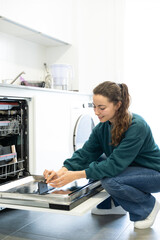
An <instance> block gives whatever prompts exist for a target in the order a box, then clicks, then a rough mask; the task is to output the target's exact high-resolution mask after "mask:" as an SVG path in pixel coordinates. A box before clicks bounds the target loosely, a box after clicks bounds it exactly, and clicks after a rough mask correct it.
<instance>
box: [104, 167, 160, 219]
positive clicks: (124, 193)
mask: <svg viewBox="0 0 160 240" xmlns="http://www.w3.org/2000/svg"><path fill="white" fill-rule="evenodd" d="M101 182H102V186H103V188H104V189H105V190H106V191H107V192H108V193H109V194H110V195H111V197H112V198H113V200H115V202H117V203H118V204H119V205H120V206H122V207H123V208H124V209H125V210H126V211H127V212H129V215H130V220H131V221H139V220H143V219H145V218H147V216H148V215H149V214H150V213H151V211H152V209H153V207H154V204H155V197H154V196H153V195H151V193H157V192H160V172H158V171H155V170H153V169H149V168H143V167H128V168H127V169H126V170H125V171H124V172H122V173H121V174H119V175H118V176H116V177H112V178H104V179H102V180H101Z"/></svg>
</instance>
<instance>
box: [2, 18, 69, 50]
mask: <svg viewBox="0 0 160 240" xmlns="http://www.w3.org/2000/svg"><path fill="white" fill-rule="evenodd" d="M0 32H4V33H7V34H11V35H14V36H16V37H19V38H22V39H25V40H29V41H32V42H35V43H38V44H41V45H44V46H46V47H51V46H52V47H53V46H63V45H70V44H69V43H67V42H64V41H61V40H59V39H56V38H53V37H51V36H49V35H46V34H44V33H41V32H38V31H36V30H34V29H31V28H28V27H26V26H24V25H21V24H19V23H17V22H14V21H12V20H10V19H8V18H5V17H3V16H0Z"/></svg>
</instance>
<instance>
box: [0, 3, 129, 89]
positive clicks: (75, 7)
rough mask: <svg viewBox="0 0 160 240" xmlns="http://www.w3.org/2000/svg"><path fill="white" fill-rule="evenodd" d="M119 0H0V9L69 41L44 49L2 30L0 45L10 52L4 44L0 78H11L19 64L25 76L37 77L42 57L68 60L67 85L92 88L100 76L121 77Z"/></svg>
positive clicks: (40, 73)
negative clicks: (70, 76) (69, 81)
mask: <svg viewBox="0 0 160 240" xmlns="http://www.w3.org/2000/svg"><path fill="white" fill-rule="evenodd" d="M124 1H125V0H45V1H44V0H29V1H27V2H26V1H25V0H0V15H2V16H6V17H8V18H10V19H12V20H14V21H17V22H20V23H21V24H24V25H26V26H28V27H32V28H34V29H36V30H39V31H42V32H44V33H48V34H50V35H52V36H55V37H59V38H60V39H62V40H68V41H70V42H72V45H71V46H62V47H52V48H47V49H44V48H43V47H42V48H41V47H40V46H36V45H34V44H32V43H28V42H27V41H26V42H24V41H23V40H21V39H17V38H14V37H8V36H6V38H5V39H4V41H3V44H2V43H1V44H0V45H1V49H3V48H4V42H5V41H6V42H7V43H6V44H5V48H4V49H6V48H7V49H8V53H9V54H7V53H6V50H5V51H4V54H3V58H2V57H1V56H0V64H2V65H3V66H4V68H3V69H4V70H0V80H1V79H4V78H5V79H6V78H13V77H15V76H16V75H17V74H18V73H19V72H21V71H24V70H26V72H27V75H28V76H27V75H26V78H27V79H32V80H36V79H40V80H41V79H43V77H44V69H43V63H44V62H45V61H46V62H47V63H48V64H49V65H50V64H52V63H67V64H71V65H72V66H73V69H74V75H73V82H72V84H70V89H72V90H78V89H79V90H80V91H83V92H91V91H92V88H93V87H94V86H95V85H97V84H98V83H100V82H102V81H105V80H111V81H112V80H113V81H120V80H121V78H122V76H123V62H122V61H121V55H122V52H123V34H122V33H123V11H124V10H123V9H124ZM54 34H55V35H54ZM3 38H4V35H3ZM0 39H1V38H0ZM12 41H13V42H14V43H15V44H12ZM19 45H20V46H23V48H20V50H21V54H20V55H19V56H18V57H19V58H18V59H19V63H20V64H19V63H18V64H17V58H16V57H15V54H17V53H19V52H20V51H19ZM30 46H31V47H30ZM38 49H39V50H38ZM45 51H46V52H45ZM4 59H5V64H4ZM11 59H12V60H11ZM32 59H33V60H34V63H33V61H32ZM28 65H29V66H28ZM6 69H9V70H8V71H6ZM35 72H36V73H35Z"/></svg>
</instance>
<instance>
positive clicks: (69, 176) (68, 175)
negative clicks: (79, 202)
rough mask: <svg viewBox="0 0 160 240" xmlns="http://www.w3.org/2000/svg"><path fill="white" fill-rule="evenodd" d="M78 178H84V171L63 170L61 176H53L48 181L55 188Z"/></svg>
mask: <svg viewBox="0 0 160 240" xmlns="http://www.w3.org/2000/svg"><path fill="white" fill-rule="evenodd" d="M80 178H86V173H85V171H65V172H64V173H63V174H62V175H61V176H59V177H54V178H53V179H51V180H50V181H48V183H49V184H50V185H51V186H52V187H55V188H60V187H63V186H64V185H66V184H68V183H70V182H72V181H74V180H77V179H80Z"/></svg>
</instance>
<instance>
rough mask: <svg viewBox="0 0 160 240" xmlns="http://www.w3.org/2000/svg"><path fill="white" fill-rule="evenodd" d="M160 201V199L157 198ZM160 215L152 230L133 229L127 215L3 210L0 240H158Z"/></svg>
mask: <svg viewBox="0 0 160 240" xmlns="http://www.w3.org/2000/svg"><path fill="white" fill-rule="evenodd" d="M157 198H158V199H159V200H160V196H159V195H157ZM159 222H160V213H159V215H158V216H157V219H156V222H155V223H154V225H153V226H152V228H149V229H146V230H136V229H134V227H133V223H132V222H130V221H129V217H128V215H125V216H118V215H112V216H111V215H110V216H95V215H91V214H90V212H88V213H87V214H85V215H83V216H80V217H79V216H69V215H60V214H53V213H44V212H33V211H23V210H12V209H4V210H3V211H1V212H0V239H5V240H27V239H33V240H51V239H52V240H133V239H137V240H151V239H152V240H159V239H160V226H159Z"/></svg>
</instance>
